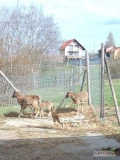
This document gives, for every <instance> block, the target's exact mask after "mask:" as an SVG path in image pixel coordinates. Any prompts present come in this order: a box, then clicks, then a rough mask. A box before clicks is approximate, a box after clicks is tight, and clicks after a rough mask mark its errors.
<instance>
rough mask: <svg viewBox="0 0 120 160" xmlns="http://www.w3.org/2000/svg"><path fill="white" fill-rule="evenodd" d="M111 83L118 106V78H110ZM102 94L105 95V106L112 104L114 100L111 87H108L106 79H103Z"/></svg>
mask: <svg viewBox="0 0 120 160" xmlns="http://www.w3.org/2000/svg"><path fill="white" fill-rule="evenodd" d="M112 83H113V87H114V91H115V95H116V99H117V102H118V106H120V92H119V91H120V80H119V79H118V80H116V79H114V80H112ZM104 95H105V105H106V106H114V100H113V97H112V92H111V88H110V85H109V82H108V80H105V84H104Z"/></svg>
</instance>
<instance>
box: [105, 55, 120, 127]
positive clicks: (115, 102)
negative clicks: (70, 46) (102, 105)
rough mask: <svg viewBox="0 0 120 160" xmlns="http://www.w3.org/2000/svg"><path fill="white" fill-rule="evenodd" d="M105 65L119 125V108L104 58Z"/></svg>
mask: <svg viewBox="0 0 120 160" xmlns="http://www.w3.org/2000/svg"><path fill="white" fill-rule="evenodd" d="M105 65H106V70H107V75H108V79H109V84H110V88H111V91H112V96H113V99H114V104H115V110H116V115H117V119H118V124H119V125H120V113H119V108H118V104H117V99H116V95H115V91H114V87H113V84H112V80H111V74H110V69H109V66H108V63H107V60H106V58H105Z"/></svg>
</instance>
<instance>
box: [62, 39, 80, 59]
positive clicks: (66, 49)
mask: <svg viewBox="0 0 120 160" xmlns="http://www.w3.org/2000/svg"><path fill="white" fill-rule="evenodd" d="M70 45H73V51H77V50H76V47H75V46H76V45H78V57H82V52H83V49H82V47H81V46H80V45H79V44H78V43H77V42H71V43H70V44H69V46H70ZM69 46H67V47H66V48H65V56H69V51H70V50H69Z"/></svg>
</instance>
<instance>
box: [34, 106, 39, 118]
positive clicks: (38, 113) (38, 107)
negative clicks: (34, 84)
mask: <svg viewBox="0 0 120 160" xmlns="http://www.w3.org/2000/svg"><path fill="white" fill-rule="evenodd" d="M36 110H37V113H36V115H35V118H37V116H38V115H39V114H40V109H39V107H38V108H36Z"/></svg>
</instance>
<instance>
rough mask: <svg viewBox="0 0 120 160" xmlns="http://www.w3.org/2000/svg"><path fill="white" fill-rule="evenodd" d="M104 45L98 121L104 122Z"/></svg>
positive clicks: (102, 49) (102, 46)
mask: <svg viewBox="0 0 120 160" xmlns="http://www.w3.org/2000/svg"><path fill="white" fill-rule="evenodd" d="M104 118H105V115H104V43H102V44H101V106H100V121H104Z"/></svg>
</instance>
